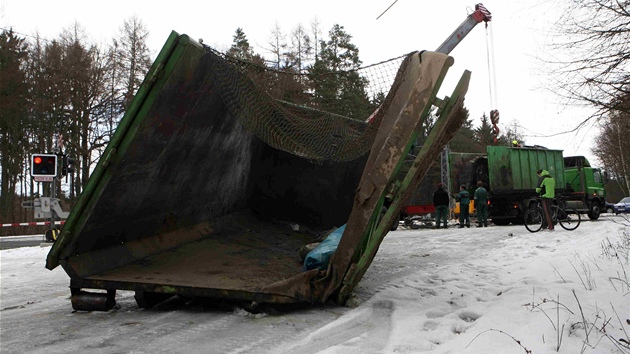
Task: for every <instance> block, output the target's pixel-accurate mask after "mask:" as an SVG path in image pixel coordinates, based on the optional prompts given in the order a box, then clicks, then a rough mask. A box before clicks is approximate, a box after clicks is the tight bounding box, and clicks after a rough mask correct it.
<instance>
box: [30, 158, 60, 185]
mask: <svg viewBox="0 0 630 354" xmlns="http://www.w3.org/2000/svg"><path fill="white" fill-rule="evenodd" d="M31 176H33V178H35V180H40V179H41V180H42V181H48V180H50V181H52V179H53V178H55V177H57V155H54V154H33V155H32V156H31Z"/></svg>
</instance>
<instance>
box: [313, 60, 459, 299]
mask: <svg viewBox="0 0 630 354" xmlns="http://www.w3.org/2000/svg"><path fill="white" fill-rule="evenodd" d="M452 63H453V58H451V57H449V56H447V55H445V54H442V53H434V52H423V53H422V54H421V62H420V65H421V68H420V70H421V74H420V75H419V76H418V79H417V80H416V82H415V83H414V85H413V88H412V89H411V91H410V92H409V94H408V95H409V96H408V98H407V100H406V103H405V105H404V106H403V108H402V109H401V110H400V112H391V113H390V114H388V117H389V119H394V120H395V124H393V125H392V129H391V131H382V132H380V134H385V135H386V136H387V138H386V139H385V140H384V143H383V144H382V145H381V146H373V148H372V151H371V153H370V157H369V160H373V161H374V164H373V165H372V168H371V169H366V170H365V171H364V173H363V176H362V177H361V181H360V182H359V187H358V189H357V192H356V194H355V201H354V206H353V209H352V212H351V214H350V217H349V218H348V223H347V226H346V230H345V232H344V235H343V236H342V238H341V241H340V243H339V247H338V249H337V251H336V252H335V254H334V255H333V257H332V259H331V262H330V264H329V267H328V272H327V288H326V290H325V292H324V294H322V299H323V300H326V299H328V298H330V297H331V296H333V295H334V294H335V293H337V292H338V291H339V289H340V288H341V287H342V285H343V281H344V279H346V275H347V273H348V272H349V270H350V267H351V266H352V264H353V263H356V262H358V261H359V259H360V258H361V257H362V254H363V252H365V250H366V247H365V246H366V245H367V240H368V239H370V238H371V237H372V236H371V232H370V229H372V228H373V227H374V223H375V221H376V220H377V216H378V214H379V213H380V208H381V206H382V205H383V201H384V199H385V195H386V194H387V193H388V191H389V187H390V185H391V183H394V181H395V180H396V175H397V174H398V173H399V171H400V169H401V167H402V164H403V161H404V157H405V156H406V154H407V153H408V151H409V148H410V146H411V144H410V142H411V138H412V136H414V135H415V134H416V133H415V132H416V131H417V130H418V129H419V126H421V124H422V122H423V120H424V119H426V116H427V115H428V113H429V111H430V109H431V106H432V104H433V102H434V100H435V97H436V95H437V92H438V90H439V88H440V85H441V83H442V81H443V80H444V77H445V76H446V72H447V71H448V68H449V67H450V66H451V65H452ZM377 140H378V139H377ZM374 154H376V158H373V157H372V155H374ZM383 222H386V220H383ZM352 273H354V272H352ZM337 299H339V297H337ZM342 300H343V299H342ZM341 302H343V301H341Z"/></svg>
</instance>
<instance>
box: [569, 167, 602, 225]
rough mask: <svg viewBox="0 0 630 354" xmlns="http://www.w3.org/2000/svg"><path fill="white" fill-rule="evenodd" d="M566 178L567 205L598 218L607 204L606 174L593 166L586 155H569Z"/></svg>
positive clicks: (593, 218)
mask: <svg viewBox="0 0 630 354" xmlns="http://www.w3.org/2000/svg"><path fill="white" fill-rule="evenodd" d="M564 179H565V181H566V191H565V193H564V196H565V198H566V199H567V206H570V207H572V208H575V209H577V210H578V211H579V212H583V213H586V214H587V215H588V217H589V219H591V220H597V219H598V218H599V215H600V214H601V212H602V210H603V208H604V207H605V206H606V190H605V188H604V184H605V183H606V175H605V174H604V173H603V172H602V171H601V169H599V168H596V167H591V164H590V163H589V161H588V159H587V158H586V157H584V156H568V157H565V158H564Z"/></svg>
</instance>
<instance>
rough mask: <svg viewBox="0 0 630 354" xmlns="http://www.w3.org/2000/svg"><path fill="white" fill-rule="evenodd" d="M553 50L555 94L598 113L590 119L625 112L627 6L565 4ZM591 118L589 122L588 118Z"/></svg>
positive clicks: (603, 1) (586, 0)
mask: <svg viewBox="0 0 630 354" xmlns="http://www.w3.org/2000/svg"><path fill="white" fill-rule="evenodd" d="M564 5H565V6H566V8H565V9H563V10H562V11H561V12H560V13H562V16H561V18H560V19H559V20H558V21H557V22H556V33H555V35H556V36H555V37H554V38H555V40H554V42H553V43H552V44H551V48H552V52H553V55H554V58H555V59H552V60H548V63H549V64H551V65H550V68H551V69H552V71H551V73H552V75H551V76H552V77H553V78H554V79H555V80H556V85H554V87H553V89H554V91H556V92H559V93H560V94H563V95H564V96H565V97H566V98H568V99H570V100H572V101H573V102H576V103H586V104H588V105H590V106H593V107H595V108H596V113H595V115H594V117H602V116H603V115H606V114H608V113H610V112H614V111H617V110H619V109H623V107H622V106H618V105H617V103H618V102H619V101H618V100H617V98H618V97H621V96H626V95H628V94H630V86H629V85H628V83H629V78H630V72H629V64H630V1H629V0H617V1H611V0H565V1H564ZM591 118H593V117H591Z"/></svg>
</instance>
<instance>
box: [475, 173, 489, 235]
mask: <svg viewBox="0 0 630 354" xmlns="http://www.w3.org/2000/svg"><path fill="white" fill-rule="evenodd" d="M475 209H477V227H482V226H483V227H487V226H488V191H487V190H486V189H485V188H483V182H481V181H477V189H476V190H475Z"/></svg>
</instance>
